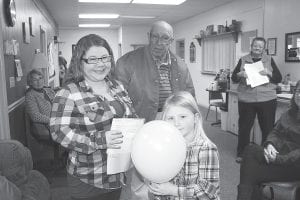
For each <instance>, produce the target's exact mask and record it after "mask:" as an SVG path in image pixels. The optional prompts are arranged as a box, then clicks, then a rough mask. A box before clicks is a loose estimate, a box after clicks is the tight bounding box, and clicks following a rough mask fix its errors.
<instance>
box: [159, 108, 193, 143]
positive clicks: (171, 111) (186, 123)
mask: <svg viewBox="0 0 300 200" xmlns="http://www.w3.org/2000/svg"><path fill="white" fill-rule="evenodd" d="M165 121H167V122H169V123H171V124H173V125H174V126H175V127H176V128H177V129H178V130H179V131H180V132H181V134H182V135H183V137H184V138H185V140H186V141H188V142H190V141H191V140H192V139H193V138H194V136H195V133H194V128H195V122H196V115H195V114H194V113H192V112H191V111H190V110H189V109H186V108H184V107H181V106H170V107H169V108H168V109H167V110H166V112H165Z"/></svg>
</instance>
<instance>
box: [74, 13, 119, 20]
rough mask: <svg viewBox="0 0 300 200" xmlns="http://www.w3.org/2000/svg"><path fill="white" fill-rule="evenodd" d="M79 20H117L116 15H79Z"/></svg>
mask: <svg viewBox="0 0 300 200" xmlns="http://www.w3.org/2000/svg"><path fill="white" fill-rule="evenodd" d="M78 16H79V18H82V19H91V18H108V19H115V18H118V17H119V15H118V14H79V15H78Z"/></svg>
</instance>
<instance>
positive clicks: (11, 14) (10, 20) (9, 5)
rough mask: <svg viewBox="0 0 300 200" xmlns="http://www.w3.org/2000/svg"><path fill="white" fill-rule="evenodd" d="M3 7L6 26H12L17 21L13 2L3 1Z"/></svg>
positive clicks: (10, 0)
mask: <svg viewBox="0 0 300 200" xmlns="http://www.w3.org/2000/svg"><path fill="white" fill-rule="evenodd" d="M4 6H5V15H6V20H7V25H8V26H14V25H15V23H16V20H17V17H16V3H15V0H5V1H4Z"/></svg>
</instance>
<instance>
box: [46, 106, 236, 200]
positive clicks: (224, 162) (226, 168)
mask: <svg viewBox="0 0 300 200" xmlns="http://www.w3.org/2000/svg"><path fill="white" fill-rule="evenodd" d="M201 112H202V113H203V115H204V114H206V110H205V109H204V108H201ZM204 116H205V115H204ZM214 116H215V115H214V112H210V116H209V117H208V120H207V121H204V129H205V131H206V134H207V136H208V137H209V138H210V139H211V140H212V141H213V142H214V143H215V144H216V145H217V147H218V150H219V154H220V168H221V170H220V173H221V174H220V176H221V199H222V200H234V199H236V186H237V184H238V181H239V165H238V164H237V163H236V162H235V154H236V153H235V149H236V145H237V136H235V135H233V134H231V133H228V132H225V131H222V130H221V128H220V126H216V127H213V126H211V125H210V124H211V123H212V122H213V120H214ZM41 171H42V173H44V174H45V175H46V176H47V177H48V180H49V182H50V184H51V190H52V199H53V200H70V196H69V194H68V188H67V181H66V172H65V169H63V168H61V169H59V170H56V171H55V172H53V171H51V172H50V171H49V170H43V169H41Z"/></svg>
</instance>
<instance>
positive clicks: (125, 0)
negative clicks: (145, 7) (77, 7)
mask: <svg viewBox="0 0 300 200" xmlns="http://www.w3.org/2000/svg"><path fill="white" fill-rule="evenodd" d="M78 2H81V3H130V2H131V0H78Z"/></svg>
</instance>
